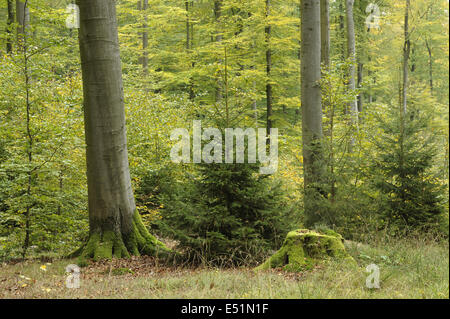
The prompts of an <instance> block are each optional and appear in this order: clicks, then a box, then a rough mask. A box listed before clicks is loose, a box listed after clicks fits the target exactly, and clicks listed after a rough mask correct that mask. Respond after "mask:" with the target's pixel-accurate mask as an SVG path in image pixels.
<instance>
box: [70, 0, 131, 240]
mask: <svg viewBox="0 0 450 319" xmlns="http://www.w3.org/2000/svg"><path fill="white" fill-rule="evenodd" d="M77 4H78V6H79V7H80V29H79V42H80V55H81V65H82V74H83V95H84V121H85V135H86V161H87V180H88V199H89V225H90V232H91V233H94V232H103V231H114V232H118V233H122V234H127V233H130V232H131V231H132V217H133V214H134V211H135V209H136V206H135V202H134V197H133V192H132V189H131V179H130V172H129V168H128V155H127V154H128V153H127V139H126V129H125V110H124V98H123V84H122V70H121V63H120V56H119V40H118V33H117V22H116V7H115V1H111V0H78V1H77Z"/></svg>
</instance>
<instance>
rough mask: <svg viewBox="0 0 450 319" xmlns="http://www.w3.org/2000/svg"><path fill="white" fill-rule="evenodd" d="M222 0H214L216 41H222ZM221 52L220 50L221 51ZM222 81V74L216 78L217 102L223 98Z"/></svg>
mask: <svg viewBox="0 0 450 319" xmlns="http://www.w3.org/2000/svg"><path fill="white" fill-rule="evenodd" d="M222 1H223V0H214V20H215V24H216V38H215V41H216V42H222V33H221V32H220V31H219V22H220V21H219V20H220V17H221V16H222ZM219 52H220V51H219ZM222 85H223V84H222V81H221V79H220V75H219V76H217V78H216V102H219V101H221V100H222Z"/></svg>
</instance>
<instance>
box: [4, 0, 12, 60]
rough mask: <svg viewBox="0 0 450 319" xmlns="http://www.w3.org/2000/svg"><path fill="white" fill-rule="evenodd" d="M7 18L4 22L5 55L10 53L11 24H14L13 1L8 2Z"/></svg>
mask: <svg viewBox="0 0 450 319" xmlns="http://www.w3.org/2000/svg"><path fill="white" fill-rule="evenodd" d="M7 5H8V18H7V20H6V33H7V35H6V53H11V52H12V41H13V40H12V36H11V34H12V24H13V23H14V9H13V1H12V0H8V4H7Z"/></svg>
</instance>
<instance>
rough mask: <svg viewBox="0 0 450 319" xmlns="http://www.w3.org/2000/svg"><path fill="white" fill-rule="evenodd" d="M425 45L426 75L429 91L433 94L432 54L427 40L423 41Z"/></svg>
mask: <svg viewBox="0 0 450 319" xmlns="http://www.w3.org/2000/svg"><path fill="white" fill-rule="evenodd" d="M425 45H426V46H427V51H428V74H429V81H430V91H431V93H433V53H432V51H431V44H430V42H429V41H428V39H425Z"/></svg>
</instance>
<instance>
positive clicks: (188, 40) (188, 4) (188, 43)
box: [185, 1, 195, 101]
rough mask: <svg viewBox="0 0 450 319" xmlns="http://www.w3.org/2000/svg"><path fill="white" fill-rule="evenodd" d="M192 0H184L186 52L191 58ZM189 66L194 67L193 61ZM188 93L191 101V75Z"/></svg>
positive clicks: (192, 35) (192, 86)
mask: <svg viewBox="0 0 450 319" xmlns="http://www.w3.org/2000/svg"><path fill="white" fill-rule="evenodd" d="M193 5H194V4H193V2H192V1H185V6H186V52H187V54H188V56H189V59H193V58H192V48H193V38H194V34H193V32H194V29H193V23H191V12H190V11H191V8H192V6H193ZM189 67H190V68H192V69H193V68H194V62H191V63H190V66H189ZM188 93H189V99H190V100H191V101H192V100H193V99H194V97H195V96H194V83H193V81H192V77H191V76H190V77H189V85H188Z"/></svg>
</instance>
